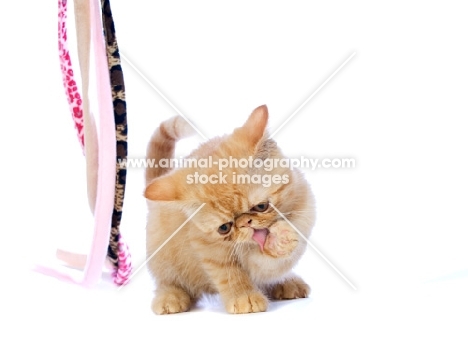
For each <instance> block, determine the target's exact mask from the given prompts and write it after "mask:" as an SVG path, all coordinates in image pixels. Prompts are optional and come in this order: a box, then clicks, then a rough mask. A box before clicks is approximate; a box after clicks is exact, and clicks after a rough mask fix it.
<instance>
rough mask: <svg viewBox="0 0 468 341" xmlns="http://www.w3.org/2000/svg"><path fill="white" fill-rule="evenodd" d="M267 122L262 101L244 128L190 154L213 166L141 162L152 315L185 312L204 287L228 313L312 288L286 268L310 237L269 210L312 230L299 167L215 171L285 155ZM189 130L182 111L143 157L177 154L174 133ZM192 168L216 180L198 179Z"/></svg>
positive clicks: (259, 306)
mask: <svg viewBox="0 0 468 341" xmlns="http://www.w3.org/2000/svg"><path fill="white" fill-rule="evenodd" d="M267 121H268V111H267V108H266V106H261V107H258V108H257V109H255V110H254V111H253V113H252V114H251V115H250V117H249V118H248V120H247V121H246V122H245V124H244V125H243V126H242V127H239V128H237V129H235V130H234V131H233V133H232V134H230V135H227V136H222V137H217V138H214V139H211V140H209V141H208V142H206V143H204V144H202V145H201V146H200V147H199V148H198V149H196V150H195V151H193V152H192V154H191V155H189V156H188V157H187V158H190V159H197V160H201V159H206V160H207V159H209V157H212V160H213V165H212V167H211V168H210V167H200V168H188V167H186V168H180V167H179V168H176V169H170V168H162V167H158V168H156V167H152V168H147V169H146V182H147V187H146V191H145V197H146V198H147V199H148V209H149V213H148V223H147V230H146V233H147V235H146V237H147V242H146V244H147V246H146V247H147V257H148V258H150V259H149V262H148V269H149V271H150V273H151V274H152V276H154V278H155V281H156V293H155V297H154V299H153V302H152V309H153V311H154V312H155V313H156V314H171V313H178V312H183V311H187V310H189V309H190V307H191V306H192V305H193V304H194V303H195V302H196V301H197V299H198V298H200V296H201V295H203V294H219V295H220V297H221V299H222V301H223V303H224V306H225V308H226V311H227V312H229V313H250V312H261V311H266V309H267V306H268V298H271V299H293V298H301V297H307V296H308V294H309V291H310V289H309V286H308V285H307V284H306V283H305V282H304V281H303V280H302V279H301V278H299V277H298V276H296V275H294V274H292V273H291V269H292V267H293V266H294V265H295V264H296V263H297V261H298V260H299V258H300V257H301V255H302V254H303V253H304V250H305V247H306V242H305V241H304V240H303V239H302V237H300V236H299V235H298V233H297V232H296V231H295V229H294V228H292V227H291V226H290V224H289V223H288V222H287V221H286V220H285V219H284V218H283V217H282V216H281V215H280V214H278V212H277V211H276V210H275V208H276V209H278V210H279V211H280V212H281V213H282V214H283V215H284V217H286V218H287V220H289V221H290V222H291V223H292V225H294V226H295V227H296V228H297V229H298V230H299V231H301V233H302V234H303V235H304V236H306V237H309V235H310V232H311V229H312V226H313V224H314V221H315V209H314V198H313V195H312V193H311V191H310V188H309V185H308V183H307V182H306V180H305V179H304V177H303V175H302V174H301V173H300V172H299V171H298V170H296V169H293V170H290V169H289V168H281V167H278V168H274V169H271V170H270V171H268V170H269V168H267V169H265V168H266V167H263V168H262V167H252V168H249V167H241V166H239V167H237V168H225V169H222V171H221V173H220V170H219V168H218V164H217V161H220V162H221V160H229V159H230V158H231V159H237V160H240V159H249V157H252V158H253V159H254V160H255V159H260V160H263V161H264V160H267V159H284V158H285V157H284V156H283V155H282V153H281V151H280V149H279V148H278V147H277V145H276V143H275V142H274V141H273V140H272V139H269V138H268V134H267V132H266V131H265V129H266V125H267ZM192 133H193V130H192V128H191V127H190V126H189V125H188V124H187V123H186V122H185V121H184V120H183V119H182V118H181V117H178V116H177V117H173V118H171V119H169V120H167V121H165V122H163V123H162V124H161V125H160V126H159V127H158V128H157V129H156V131H155V132H154V134H153V136H152V138H151V141H150V143H149V145H148V150H147V157H148V159H155V160H156V161H158V160H161V159H171V158H173V157H174V149H175V143H176V141H177V140H178V139H180V138H183V137H186V136H188V135H191V134H192ZM215 162H216V163H215ZM195 173H197V174H198V176H199V178H198V179H202V178H201V177H200V176H201V175H205V176H206V177H205V179H211V180H212V182H213V183H210V182H209V181H208V182H207V183H206V184H201V183H195V177H194V174H195ZM209 176H211V178H208V177H209ZM239 176H241V177H242V179H243V181H242V179H241V178H239ZM249 179H251V180H252V181H250V184H249V183H248V181H249ZM259 179H261V180H262V182H261V183H259V182H258V180H259ZM268 179H269V180H270V181H268ZM272 179H276V181H271V180H272ZM216 180H218V181H216ZM242 182H244V183H242ZM203 204H204V206H203V207H202V208H201V209H200V210H199V211H198V212H197V213H196V214H195V215H194V216H193V217H192V218H191V219H189V220H188V221H187V222H186V220H187V219H188V218H189V217H190V216H191V215H192V214H193V213H194V212H195V211H196V210H197V209H199V208H200V206H202V205H203ZM184 222H186V223H185V225H183V224H184ZM182 225H183V226H182ZM180 226H182V227H181V228H180V230H179V231H178V232H177V233H176V234H175V235H174V236H173V238H172V239H170V241H169V242H167V244H165V245H164V246H163V247H161V245H163V244H164V243H165V242H166V241H167V239H168V238H170V236H171V235H172V234H173V233H174V232H175V231H176V230H177V229H178V228H179V227H180ZM160 247H161V248H160ZM158 248H160V250H159V251H158V252H157V253H156V254H154V256H153V253H154V252H155V251H156V250H157V249H158ZM152 256H153V257H152Z"/></svg>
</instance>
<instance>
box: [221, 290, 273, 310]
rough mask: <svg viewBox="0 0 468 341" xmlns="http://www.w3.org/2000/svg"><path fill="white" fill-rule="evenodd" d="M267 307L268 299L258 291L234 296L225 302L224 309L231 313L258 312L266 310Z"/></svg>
mask: <svg viewBox="0 0 468 341" xmlns="http://www.w3.org/2000/svg"><path fill="white" fill-rule="evenodd" d="M267 307H268V299H267V298H266V297H265V295H263V294H262V293H261V292H258V291H254V292H251V293H248V294H243V295H241V296H237V297H234V298H232V299H230V300H229V301H228V302H227V303H226V310H227V312H228V313H231V314H246V313H258V312H263V311H266V310H267Z"/></svg>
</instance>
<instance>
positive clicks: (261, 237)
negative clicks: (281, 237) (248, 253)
mask: <svg viewBox="0 0 468 341" xmlns="http://www.w3.org/2000/svg"><path fill="white" fill-rule="evenodd" d="M267 234H268V230H267V229H259V230H257V229H256V230H254V234H253V236H252V239H253V240H255V241H256V242H257V243H258V245H260V249H262V251H263V246H264V245H265V240H266V237H267Z"/></svg>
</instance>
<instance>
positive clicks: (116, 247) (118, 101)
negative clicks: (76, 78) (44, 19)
mask: <svg viewBox="0 0 468 341" xmlns="http://www.w3.org/2000/svg"><path fill="white" fill-rule="evenodd" d="M101 7H102V22H103V29H104V36H105V41H106V51H107V61H108V65H109V75H110V83H111V90H112V104H113V107H114V120H115V134H116V141H117V160H116V176H115V201H114V210H113V213H112V227H111V234H110V240H109V247H108V249H107V256H108V259H110V261H111V262H112V263H113V264H114V266H115V268H116V269H117V270H116V272H114V282H115V283H116V284H124V283H125V282H126V280H127V278H128V276H129V275H130V272H131V263H130V258H129V252H128V247H127V246H126V244H125V243H124V242H123V239H122V236H121V234H120V222H121V220H122V208H123V202H124V195H125V183H126V175H127V169H126V167H125V162H122V161H125V160H126V158H127V154H128V152H127V106H126V101H125V84H124V77H123V72H122V66H121V61H120V54H119V47H118V44H117V38H116V34H115V25H114V20H113V17H112V11H111V7H110V1H109V0H101Z"/></svg>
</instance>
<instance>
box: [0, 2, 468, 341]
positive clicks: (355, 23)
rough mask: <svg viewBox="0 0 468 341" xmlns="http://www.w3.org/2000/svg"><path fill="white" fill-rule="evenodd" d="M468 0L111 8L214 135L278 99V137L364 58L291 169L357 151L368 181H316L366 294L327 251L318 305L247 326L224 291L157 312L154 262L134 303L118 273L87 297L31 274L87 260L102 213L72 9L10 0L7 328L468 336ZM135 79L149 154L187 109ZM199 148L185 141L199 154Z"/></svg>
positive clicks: (327, 105) (4, 73) (136, 224)
mask: <svg viewBox="0 0 468 341" xmlns="http://www.w3.org/2000/svg"><path fill="white" fill-rule="evenodd" d="M462 4H463V2H462V1H444V2H441V1H440V2H435V1H392V2H390V3H388V4H384V3H382V2H375V1H355V2H352V3H351V2H349V1H327V2H318V1H314V2H312V1H310V2H305V1H289V2H287V3H286V2H282V3H280V2H278V1H270V2H268V1H236V2H231V3H229V4H228V3H225V2H215V1H196V2H190V1H172V2H170V3H169V2H168V1H164V2H163V1H150V0H145V1H142V0H140V1H119V0H116V1H113V2H112V3H111V5H112V9H113V13H114V19H115V24H116V29H117V37H118V42H119V45H120V49H121V53H122V54H123V55H124V56H125V57H127V58H128V60H131V61H132V63H133V64H134V65H135V66H136V67H137V68H138V69H139V70H140V71H141V72H142V73H143V74H144V75H146V77H147V78H148V79H149V80H150V81H151V82H152V84H154V86H156V87H157V88H158V89H159V90H160V91H161V92H162V93H164V94H165V95H166V96H167V98H168V99H169V100H170V101H171V102H172V103H174V105H175V106H176V107H177V108H178V109H179V110H180V111H181V112H182V113H184V115H186V116H187V117H188V118H189V119H190V120H191V121H192V122H193V123H194V124H195V125H196V126H197V127H198V128H199V129H200V130H201V131H202V132H203V134H205V135H206V136H207V137H212V136H216V135H219V134H223V133H227V132H229V131H231V130H232V129H233V128H234V127H236V126H238V125H240V124H242V123H243V122H244V120H245V119H246V118H247V116H248V114H249V113H250V112H251V111H252V110H253V109H254V108H255V107H257V106H258V105H261V104H267V105H268V107H269V111H270V127H271V129H272V130H274V129H275V128H277V127H279V125H281V123H282V122H284V120H286V119H287V117H288V116H289V115H290V114H292V113H293V112H294V111H295V109H296V108H298V107H299V106H300V105H301V104H302V103H303V102H304V101H305V100H306V99H307V98H308V97H309V95H310V94H312V93H313V91H315V90H316V89H317V88H318V87H319V86H320V85H321V84H322V83H323V82H324V81H325V80H326V79H327V78H328V76H329V75H331V74H332V73H333V72H334V71H335V70H336V69H337V68H338V67H339V65H340V64H341V63H342V62H343V61H345V60H346V58H347V57H349V56H350V55H351V54H352V53H353V52H356V55H355V56H354V58H352V59H351V60H350V62H349V63H348V64H347V65H346V66H345V67H344V68H343V69H342V70H341V71H340V72H339V73H338V74H337V75H336V76H335V77H334V78H333V79H332V80H331V81H330V82H329V83H328V84H327V85H326V86H325V87H324V88H323V89H322V90H321V91H320V92H319V93H317V95H316V96H315V97H314V98H313V99H312V100H311V101H310V102H309V103H308V104H307V105H306V106H305V107H304V108H303V109H302V110H301V111H300V112H299V113H298V114H297V115H295V117H294V118H293V119H292V120H291V121H290V122H289V123H288V124H287V125H286V126H285V127H284V128H283V129H282V130H281V131H280V132H279V133H278V134H277V135H276V140H277V142H278V144H279V145H280V146H281V147H282V148H283V150H284V151H285V153H286V154H288V155H289V156H291V157H300V156H305V157H311V158H312V157H352V158H355V159H356V168H354V169H348V170H346V169H338V170H323V169H322V170H316V171H313V172H312V171H308V170H305V172H306V175H307V177H308V179H309V180H310V183H311V186H312V189H313V191H314V193H315V196H316V199H317V207H318V220H317V224H316V226H315V227H314V231H313V234H312V238H311V241H312V242H313V243H314V245H316V246H317V248H318V249H319V250H321V251H322V252H323V254H324V255H325V256H326V257H327V258H328V259H329V260H330V261H331V262H332V263H333V264H334V265H335V266H336V267H337V268H338V269H340V270H341V271H342V273H343V274H344V275H345V276H346V277H347V278H348V279H349V280H350V281H351V282H352V283H353V284H354V285H355V286H356V287H357V290H356V291H355V290H353V289H352V288H351V287H350V286H349V285H348V284H347V283H346V282H345V281H344V280H343V279H342V278H341V277H340V276H339V275H338V274H337V273H336V272H335V271H333V269H331V268H330V267H329V266H328V265H327V264H326V263H325V261H324V260H323V259H322V258H320V257H319V256H318V255H317V253H315V252H314V251H312V250H308V251H307V253H306V254H305V255H304V258H303V259H302V261H301V263H300V264H299V266H298V268H297V272H298V273H300V274H301V275H303V277H304V278H305V279H306V280H307V281H308V282H309V283H310V285H311V287H312V295H311V298H309V299H304V300H297V301H290V302H279V303H273V304H272V306H271V309H270V311H269V312H267V313H263V314H254V315H245V316H231V315H227V314H226V313H224V311H223V309H222V307H221V306H220V304H219V302H218V301H217V299H216V298H211V299H207V300H205V301H203V302H202V303H201V304H200V305H199V306H197V307H196V309H194V311H192V312H189V313H185V314H180V315H176V316H162V317H161V316H155V315H153V314H152V312H151V310H150V301H151V298H152V281H151V279H150V277H149V276H148V274H147V273H146V272H145V270H142V271H141V272H140V273H139V274H138V275H136V276H135V277H134V279H133V280H132V282H131V283H130V284H129V285H128V286H126V287H125V288H123V289H122V290H120V291H118V292H117V290H116V288H115V287H114V286H113V285H112V284H110V283H109V281H108V280H107V279H104V280H103V283H101V284H100V285H99V286H98V287H97V288H95V289H83V288H80V287H77V286H73V285H69V284H65V283H62V282H59V281H57V280H55V279H52V278H48V277H45V276H42V275H40V274H36V273H34V272H31V271H30V270H29V265H30V264H33V263H38V262H49V261H50V259H51V258H52V256H53V254H54V250H55V248H56V247H57V246H61V247H69V246H75V247H76V246H77V245H80V246H81V247H82V248H84V249H86V248H87V243H86V242H87V240H88V238H89V235H90V233H91V232H92V231H91V227H92V217H91V216H90V213H89V209H88V206H87V201H86V200H87V199H86V189H85V174H84V167H85V164H84V157H83V156H82V153H81V150H80V147H79V145H78V143H77V140H76V137H75V132H74V128H73V124H72V120H71V118H70V114H69V111H68V106H67V103H66V98H65V96H64V91H63V88H62V81H61V75H60V72H59V70H60V69H59V62H58V56H57V38H56V37H57V19H56V16H57V4H56V3H55V1H49V2H44V1H23V2H8V5H4V10H2V11H1V13H0V29H1V30H0V32H1V36H0V37H1V43H2V45H1V46H2V48H1V53H0V70H1V71H0V75H1V79H2V82H1V84H2V85H1V86H2V91H1V98H2V100H1V105H2V107H1V109H2V127H3V129H2V130H3V131H2V134H1V147H2V167H1V175H2V186H1V193H2V198H3V200H2V205H1V207H2V209H1V212H2V218H3V219H2V220H3V223H2V232H3V233H2V238H1V240H2V244H3V245H2V247H1V248H0V249H1V253H2V260H3V263H4V271H3V275H2V281H1V284H0V288H1V291H0V298H1V301H0V302H1V304H0V307H1V308H0V309H1V310H2V311H3V313H2V316H3V318H2V322H1V324H2V325H3V327H1V328H0V329H1V330H2V332H4V333H7V332H11V333H13V334H11V335H15V337H14V339H16V338H18V339H19V338H20V336H21V335H23V334H24V333H25V334H29V335H30V336H35V337H37V338H42V336H44V337H47V338H48V339H69V338H76V339H81V338H84V337H91V336H92V337H93V338H94V339H99V337H102V338H104V337H105V338H111V339H124V338H125V339H162V338H163V337H171V338H175V339H179V338H180V337H179V336H181V335H186V336H192V337H196V338H197V339H198V338H201V337H204V338H205V339H211V338H213V339H214V338H217V339H219V338H227V339H230V338H233V339H234V338H236V339H238V338H239V337H242V338H243V339H248V340H250V339H254V338H255V337H268V336H275V339H280V338H283V337H284V338H287V339H292V338H293V337H294V336H300V337H303V338H307V339H316V340H327V339H329V340H335V339H345V338H346V339H362V340H374V339H387V338H388V339H395V338H398V339H403V340H406V339H407V340H410V339H420V338H422V337H426V338H430V339H447V340H448V339H450V340H456V339H466V337H467V336H468V332H467V328H466V321H467V317H468V313H467V312H468V310H467V304H468V294H467V288H468V264H467V263H468V262H467V261H468V248H467V242H468V232H467V227H468V226H467V222H468V217H467V214H466V213H467V206H468V196H467V193H468V181H467V177H468V162H467V153H466V146H467V145H468V134H467V133H466V130H467V129H466V116H467V114H468V111H467V109H468V102H467V100H466V99H467V93H468V67H467V60H468V47H467V43H466V41H467V40H466V32H468V21H467V20H466V13H467V12H466V10H467V8H466V6H463V5H462ZM70 5H72V4H71V3H70ZM5 6H6V7H5ZM70 7H72V6H70ZM71 18H73V17H71ZM72 23H73V20H70V21H69V25H70V26H72ZM71 29H72V28H70V30H71ZM70 36H72V35H71V34H70ZM70 44H71V45H72V42H71V43H70ZM75 68H76V69H77V63H75ZM123 68H124V75H125V83H126V87H127V109H128V124H129V148H130V149H129V150H130V156H131V157H141V156H143V155H144V152H145V148H146V143H147V140H148V138H149V135H150V134H151V132H152V131H153V129H154V128H155V127H156V126H157V125H158V124H159V122H160V121H162V120H164V119H166V118H169V117H170V116H172V115H175V114H176V112H175V111H174V110H173V109H172V108H171V107H170V106H169V105H168V104H167V103H166V102H165V101H164V100H163V99H162V98H161V97H160V96H159V95H158V94H157V93H156V92H155V91H154V90H153V89H152V88H151V86H149V85H148V84H147V83H146V82H145V81H144V80H143V79H142V78H141V77H140V76H139V75H138V74H137V72H136V71H135V70H134V69H132V67H131V66H130V65H129V64H128V63H125V62H123ZM198 141H201V140H200V139H196V138H194V139H192V140H191V141H188V142H185V143H184V144H182V148H181V149H180V151H181V153H183V152H185V151H188V150H189V148H192V147H194V146H196V144H197V143H198ZM142 191H143V170H141V169H130V170H129V171H128V177H127V195H126V199H125V206H124V217H123V221H122V227H121V229H122V233H123V234H124V236H125V237H126V239H127V241H128V243H129V245H130V248H131V251H132V255H133V260H134V264H135V267H137V266H139V265H140V264H141V263H142V262H143V260H144V252H145V251H144V234H145V231H144V228H145V212H146V206H145V201H144V200H143V197H142ZM82 241H84V242H82ZM5 326H6V327H7V328H4V327H5ZM64 334H69V335H64ZM11 338H12V337H10V339H11Z"/></svg>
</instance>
